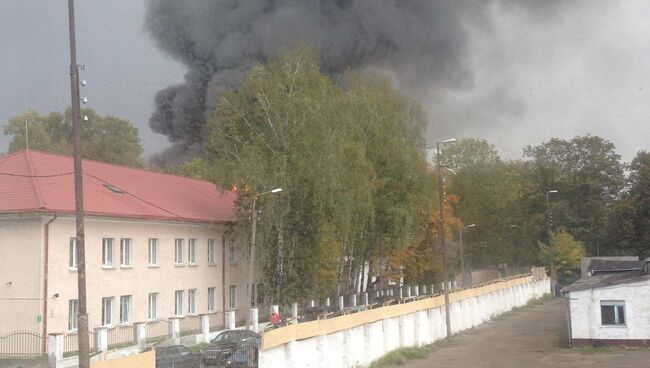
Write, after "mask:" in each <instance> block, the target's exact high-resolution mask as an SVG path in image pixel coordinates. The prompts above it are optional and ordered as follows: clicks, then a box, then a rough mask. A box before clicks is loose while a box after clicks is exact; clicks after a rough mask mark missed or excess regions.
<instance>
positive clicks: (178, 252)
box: [174, 239, 183, 264]
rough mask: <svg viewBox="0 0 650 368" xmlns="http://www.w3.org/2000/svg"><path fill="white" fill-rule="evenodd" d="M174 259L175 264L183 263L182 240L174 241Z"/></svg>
mask: <svg viewBox="0 0 650 368" xmlns="http://www.w3.org/2000/svg"><path fill="white" fill-rule="evenodd" d="M175 249H176V258H175V259H174V261H175V262H176V264H182V263H183V239H176V247H175Z"/></svg>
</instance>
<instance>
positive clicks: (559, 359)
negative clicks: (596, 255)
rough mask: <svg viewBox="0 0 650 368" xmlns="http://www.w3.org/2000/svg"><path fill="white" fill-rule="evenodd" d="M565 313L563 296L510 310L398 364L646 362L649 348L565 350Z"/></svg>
mask: <svg viewBox="0 0 650 368" xmlns="http://www.w3.org/2000/svg"><path fill="white" fill-rule="evenodd" d="M566 314H567V310H566V301H565V300H563V299H557V300H553V301H547V302H544V303H543V304H542V305H538V306H535V307H530V308H523V309H520V310H516V311H513V312H510V313H507V314H505V315H502V316H500V317H497V318H496V319H495V320H493V321H490V322H487V323H485V324H483V325H481V326H479V327H477V328H474V329H471V330H467V331H465V332H463V333H461V334H458V335H455V336H454V337H453V339H452V341H451V343H447V342H439V343H436V344H434V345H433V347H432V351H431V353H430V354H429V356H428V357H427V358H426V359H423V360H413V361H410V362H408V363H406V364H405V365H403V366H402V367H407V368H425V367H426V368H430V367H445V368H473V367H477V368H478V367H480V368H510V367H512V368H527V367H534V368H536V367H554V368H555V367H599V368H600V367H606V368H607V367H611V368H627V367H630V368H632V367H634V368H638V367H650V350H644V349H612V350H611V351H608V352H602V351H599V352H585V350H571V349H568V348H567V345H568V343H567V332H566V329H567V328H566ZM452 322H453V321H452Z"/></svg>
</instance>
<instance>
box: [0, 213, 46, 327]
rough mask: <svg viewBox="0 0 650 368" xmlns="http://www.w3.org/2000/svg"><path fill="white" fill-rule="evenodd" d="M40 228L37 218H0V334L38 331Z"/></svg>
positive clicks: (40, 220)
mask: <svg viewBox="0 0 650 368" xmlns="http://www.w3.org/2000/svg"><path fill="white" fill-rule="evenodd" d="M43 225H44V224H43V221H42V219H41V217H40V216H23V217H19V216H2V217H0V335H2V334H3V333H6V332H11V331H15V330H31V331H37V332H41V328H42V322H40V321H42V313H43V309H42V303H43V300H42V297H43V295H42V293H43V290H42V282H41V280H42V275H41V262H42V256H43V254H42V252H41V244H42V241H43Z"/></svg>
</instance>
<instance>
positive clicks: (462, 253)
mask: <svg viewBox="0 0 650 368" xmlns="http://www.w3.org/2000/svg"><path fill="white" fill-rule="evenodd" d="M472 227H476V224H470V225H467V226H464V227H463V226H461V227H459V228H458V240H459V242H460V272H461V276H460V281H461V282H462V284H463V287H465V251H464V248H463V230H464V229H469V228H472Z"/></svg>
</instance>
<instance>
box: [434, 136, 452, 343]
mask: <svg viewBox="0 0 650 368" xmlns="http://www.w3.org/2000/svg"><path fill="white" fill-rule="evenodd" d="M454 142H456V138H449V139H445V140H442V141H438V142H436V167H437V173H438V201H439V207H440V229H439V230H438V234H439V238H440V248H441V250H442V274H443V275H442V276H443V285H442V290H443V292H444V294H445V322H446V324H447V340H451V318H450V316H449V275H448V274H447V246H446V245H445V210H444V204H445V194H444V188H443V177H442V163H441V160H440V156H441V151H440V145H441V144H443V145H444V144H448V143H454Z"/></svg>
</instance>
